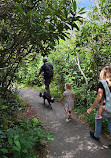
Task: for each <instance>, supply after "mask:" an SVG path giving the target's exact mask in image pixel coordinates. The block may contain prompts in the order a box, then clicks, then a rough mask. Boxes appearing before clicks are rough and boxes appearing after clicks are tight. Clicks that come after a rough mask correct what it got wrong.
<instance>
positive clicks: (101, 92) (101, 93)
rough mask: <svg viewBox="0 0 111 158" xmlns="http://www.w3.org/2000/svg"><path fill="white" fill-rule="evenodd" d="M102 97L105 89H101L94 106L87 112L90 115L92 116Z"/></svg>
mask: <svg viewBox="0 0 111 158" xmlns="http://www.w3.org/2000/svg"><path fill="white" fill-rule="evenodd" d="M102 96H103V89H101V88H99V89H98V94H97V97H96V99H95V101H94V103H93V105H92V106H91V107H90V108H89V109H88V110H87V113H88V114H90V113H91V112H92V111H93V109H94V108H95V107H96V106H97V105H98V103H99V102H100V100H101V98H102Z"/></svg>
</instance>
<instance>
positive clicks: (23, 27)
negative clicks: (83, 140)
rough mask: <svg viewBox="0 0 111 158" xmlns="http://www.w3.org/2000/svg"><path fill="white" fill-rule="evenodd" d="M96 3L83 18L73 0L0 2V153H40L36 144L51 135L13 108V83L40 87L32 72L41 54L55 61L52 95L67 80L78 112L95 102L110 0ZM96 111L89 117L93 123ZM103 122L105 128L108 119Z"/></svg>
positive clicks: (107, 47) (106, 52)
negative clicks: (19, 115)
mask: <svg viewBox="0 0 111 158" xmlns="http://www.w3.org/2000/svg"><path fill="white" fill-rule="evenodd" d="M95 2H96V3H95V6H94V7H93V8H92V10H91V12H90V11H89V12H88V13H85V15H86V14H87V18H82V17H81V15H83V13H84V8H80V9H79V11H78V12H77V5H76V1H75V0H72V1H70V0H58V1H56V0H45V1H44V0H12V1H10V0H8V1H7V0H4V1H2V2H0V5H1V6H0V41H1V42H0V59H1V62H0V117H1V119H0V124H1V126H0V127H1V132H0V143H1V146H0V147H1V149H0V154H1V155H0V156H1V157H4V158H7V157H9V156H11V157H16V153H18V157H19V158H20V157H22V156H23V157H24V158H25V157H29V158H32V157H38V152H35V150H34V149H35V148H36V149H37V147H40V148H42V147H44V145H45V144H46V143H47V141H49V140H52V136H51V135H50V134H48V133H46V132H44V128H43V126H42V123H41V122H40V121H39V120H35V119H33V120H30V121H27V120H24V119H20V118H19V119H18V118H17V119H15V112H17V111H19V110H21V109H22V110H23V108H24V106H23V104H21V102H20V99H19V98H18V97H17V93H16V89H15V87H14V88H13V85H15V84H16V83H17V84H24V85H25V86H33V87H35V88H38V87H39V88H42V85H43V77H42V76H40V77H39V78H36V77H35V76H36V74H37V72H38V71H39V68H40V66H41V65H42V56H45V55H47V56H48V60H49V62H50V63H52V64H53V66H54V71H55V73H54V80H53V82H52V84H51V93H52V95H53V96H54V97H55V98H58V97H59V96H61V94H62V93H63V90H64V84H65V83H66V82H70V83H71V84H72V86H73V88H74V93H75V95H76V107H77V108H76V112H77V113H78V112H81V113H83V114H85V112H86V108H88V107H89V106H90V105H91V104H92V102H93V101H94V98H95V95H96V85H97V83H98V80H99V73H100V70H101V69H102V68H103V67H104V66H105V65H107V64H109V63H111V53H110V51H111V43H110V41H111V37H110V34H111V30H110V25H111V23H110V11H111V2H110V1H109V0H107V1H106V0H100V1H95ZM44 8H45V9H44ZM94 113H95V111H94V112H93V113H92V114H91V116H87V120H88V122H89V123H90V124H91V125H94ZM82 116H83V117H85V116H84V115H82ZM103 126H104V127H105V128H104V129H106V131H107V130H108V129H107V128H106V127H107V126H106V124H104V125H103ZM106 131H105V132H106ZM30 133H31V134H32V135H30ZM40 133H41V134H40ZM27 135H30V137H29V138H27ZM30 141H31V143H29V142H30ZM28 144H29V145H28ZM27 145H28V146H27ZM37 151H38V150H37ZM21 155H22V156H21Z"/></svg>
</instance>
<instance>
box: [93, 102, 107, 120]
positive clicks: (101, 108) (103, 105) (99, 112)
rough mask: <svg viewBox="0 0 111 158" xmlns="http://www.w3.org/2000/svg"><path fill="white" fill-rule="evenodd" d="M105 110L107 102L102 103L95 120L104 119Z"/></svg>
mask: <svg viewBox="0 0 111 158" xmlns="http://www.w3.org/2000/svg"><path fill="white" fill-rule="evenodd" d="M104 110H105V100H103V102H101V106H100V108H99V111H98V115H97V116H96V117H95V119H102V112H103V111H104Z"/></svg>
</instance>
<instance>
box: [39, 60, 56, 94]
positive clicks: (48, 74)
mask: <svg viewBox="0 0 111 158" xmlns="http://www.w3.org/2000/svg"><path fill="white" fill-rule="evenodd" d="M43 62H44V64H43V65H42V66H41V68H40V71H39V73H38V74H37V76H36V77H38V76H39V75H40V74H41V73H42V72H44V84H45V89H46V91H47V92H48V93H50V89H49V85H50V83H51V80H52V79H53V73H54V71H53V66H52V65H51V64H50V63H48V62H47V57H43Z"/></svg>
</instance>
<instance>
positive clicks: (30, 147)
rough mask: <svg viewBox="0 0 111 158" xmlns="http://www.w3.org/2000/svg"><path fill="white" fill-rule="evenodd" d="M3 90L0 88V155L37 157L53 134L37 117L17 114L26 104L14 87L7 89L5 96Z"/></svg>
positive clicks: (20, 157) (18, 157) (13, 157)
mask: <svg viewBox="0 0 111 158" xmlns="http://www.w3.org/2000/svg"><path fill="white" fill-rule="evenodd" d="M3 90H4V89H3V88H1V89H0V157H1V158H2V157H3V158H4V157H6V158H8V157H12V158H22V157H23V158H28V157H29V158H31V157H32V158H35V157H36V158H38V157H39V154H41V155H42V150H43V149H44V148H45V146H46V144H47V143H48V142H49V141H52V140H53V135H52V134H51V133H47V132H46V131H45V129H44V127H43V123H42V122H41V121H39V120H38V119H36V118H33V119H32V120H26V119H24V118H23V116H21V115H20V114H18V115H17V113H18V112H19V111H21V110H22V111H23V110H24V109H25V108H24V107H25V106H26V104H25V105H24V102H23V99H21V98H20V97H18V96H17V93H16V91H15V89H14V91H12V89H11V90H8V91H7V92H6V95H5V96H3V95H2V94H4V92H3ZM40 152H41V153H40Z"/></svg>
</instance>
